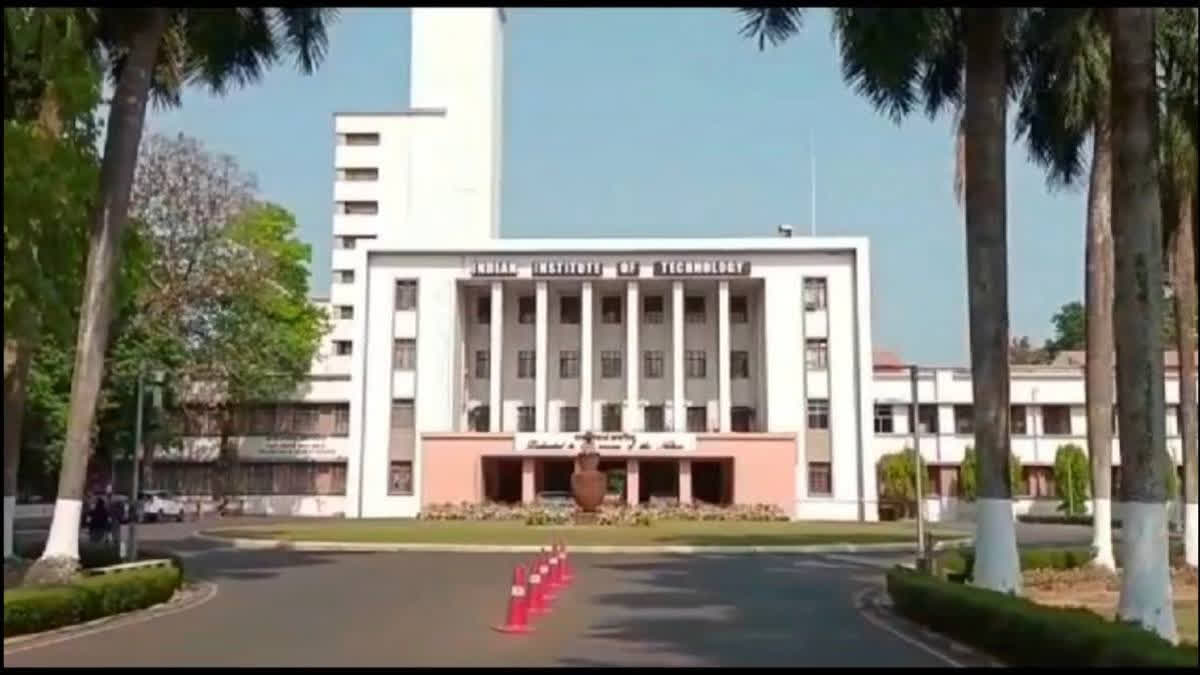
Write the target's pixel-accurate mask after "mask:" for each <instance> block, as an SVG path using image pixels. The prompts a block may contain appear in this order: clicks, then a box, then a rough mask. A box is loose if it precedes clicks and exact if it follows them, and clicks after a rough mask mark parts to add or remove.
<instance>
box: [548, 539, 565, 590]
mask: <svg viewBox="0 0 1200 675" xmlns="http://www.w3.org/2000/svg"><path fill="white" fill-rule="evenodd" d="M547 562H549V563H550V588H552V589H554V592H555V593H558V592H559V591H561V590H562V587H563V582H562V556H561V555H559V553H558V551H555V550H554V549H553V547H551V553H550V557H549V559H548V560H547Z"/></svg>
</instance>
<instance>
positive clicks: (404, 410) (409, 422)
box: [391, 399, 415, 431]
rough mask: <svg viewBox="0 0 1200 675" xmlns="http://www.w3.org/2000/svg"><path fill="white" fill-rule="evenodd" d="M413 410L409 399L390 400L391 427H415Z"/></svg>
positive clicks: (401, 428)
mask: <svg viewBox="0 0 1200 675" xmlns="http://www.w3.org/2000/svg"><path fill="white" fill-rule="evenodd" d="M414 410H415V409H414V406H413V402H412V400H411V399H409V400H403V399H396V400H394V401H392V423H391V424H392V428H393V429H396V430H401V431H407V430H409V429H413V428H414V427H415V425H414V416H415V412H414Z"/></svg>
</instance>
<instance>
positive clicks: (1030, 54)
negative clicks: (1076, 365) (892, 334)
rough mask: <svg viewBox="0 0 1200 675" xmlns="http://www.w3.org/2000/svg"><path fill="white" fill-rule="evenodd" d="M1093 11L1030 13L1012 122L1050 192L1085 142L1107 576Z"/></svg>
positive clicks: (1103, 75)
mask: <svg viewBox="0 0 1200 675" xmlns="http://www.w3.org/2000/svg"><path fill="white" fill-rule="evenodd" d="M1102 19H1103V15H1102V14H1101V13H1100V11H1099V10H1095V9H1070V8H1067V9H1064V8H1038V9H1034V10H1031V11H1030V12H1029V15H1028V20H1027V21H1026V22H1025V23H1024V26H1023V31H1022V36H1021V52H1022V59H1021V67H1022V69H1023V71H1024V73H1023V77H1022V79H1023V81H1024V83H1025V86H1024V88H1023V89H1022V93H1021V98H1020V107H1019V112H1018V115H1017V134H1018V135H1024V136H1025V138H1026V140H1027V144H1028V146H1029V152H1030V156H1031V157H1032V158H1033V160H1034V161H1035V162H1036V163H1038V164H1041V165H1042V166H1045V167H1046V168H1047V169H1048V172H1049V174H1048V182H1049V184H1050V185H1051V187H1069V186H1072V185H1074V184H1077V183H1078V182H1079V179H1080V178H1081V177H1082V174H1083V169H1084V162H1083V156H1082V152H1081V150H1082V146H1083V142H1084V141H1085V140H1086V139H1087V137H1088V136H1091V139H1092V154H1091V160H1090V166H1089V167H1088V187H1087V221H1086V223H1087V224H1086V226H1085V232H1086V234H1085V242H1086V243H1085V246H1084V308H1085V312H1086V326H1087V328H1086V330H1087V351H1086V355H1087V356H1086V358H1087V362H1086V365H1085V368H1084V387H1085V391H1086V400H1087V436H1088V455H1089V458H1090V461H1091V474H1092V551H1093V559H1092V562H1093V563H1094V564H1096V565H1098V566H1100V567H1104V568H1106V569H1108V570H1111V571H1114V572H1115V571H1116V559H1115V557H1114V556H1113V545H1112V439H1113V429H1112V411H1113V404H1114V391H1113V370H1114V363H1113V351H1114V349H1115V346H1114V339H1113V323H1112V321H1113V319H1112V306H1113V249H1112V221H1111V218H1112V136H1111V130H1110V126H1111V125H1110V121H1109V100H1108V98H1109V88H1108V74H1109V73H1108V69H1109V55H1108V35H1107V32H1106V31H1105V28H1104V26H1103V20H1102Z"/></svg>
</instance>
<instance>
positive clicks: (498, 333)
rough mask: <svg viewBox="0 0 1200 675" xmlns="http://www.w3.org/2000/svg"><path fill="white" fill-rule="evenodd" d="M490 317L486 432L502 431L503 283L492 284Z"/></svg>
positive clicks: (495, 282)
mask: <svg viewBox="0 0 1200 675" xmlns="http://www.w3.org/2000/svg"><path fill="white" fill-rule="evenodd" d="M491 312H492V315H491V317H490V318H489V319H488V320H489V321H490V322H491V323H490V324H489V325H488V332H489V334H490V337H491V340H490V341H489V344H488V369H489V370H488V378H489V379H488V391H489V392H490V393H489V394H488V431H492V432H497V431H503V430H504V429H503V426H504V399H503V396H504V390H503V389H502V388H501V386H500V385H501V383H502V382H503V381H504V369H503V368H501V366H500V364H501V362H502V361H503V358H504V282H502V281H493V282H492V309H491Z"/></svg>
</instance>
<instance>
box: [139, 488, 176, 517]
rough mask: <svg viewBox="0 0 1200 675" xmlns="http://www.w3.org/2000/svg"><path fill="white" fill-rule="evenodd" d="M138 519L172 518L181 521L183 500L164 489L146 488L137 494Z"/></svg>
mask: <svg viewBox="0 0 1200 675" xmlns="http://www.w3.org/2000/svg"><path fill="white" fill-rule="evenodd" d="M138 502H139V504H138V516H139V517H138V520H141V521H146V520H174V521H176V522H183V502H180V501H178V500H176V499H174V498H172V497H171V493H169V492H167V491H166V490H147V491H145V492H143V493H141V494H140V495H138Z"/></svg>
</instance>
